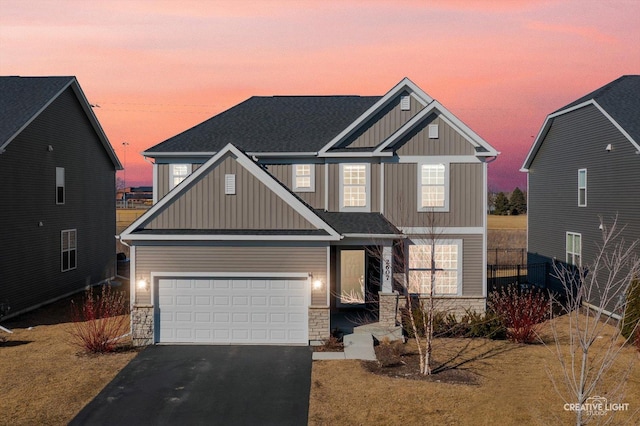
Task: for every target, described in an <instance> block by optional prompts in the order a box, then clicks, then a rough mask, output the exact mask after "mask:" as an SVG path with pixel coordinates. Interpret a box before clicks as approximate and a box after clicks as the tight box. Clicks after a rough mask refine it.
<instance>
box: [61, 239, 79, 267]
mask: <svg viewBox="0 0 640 426" xmlns="http://www.w3.org/2000/svg"><path fill="white" fill-rule="evenodd" d="M77 244H78V243H77V231H76V230H75V229H65V230H64V231H62V233H61V261H62V268H61V269H62V272H65V271H70V270H72V269H76V265H77Z"/></svg>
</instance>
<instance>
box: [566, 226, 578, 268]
mask: <svg viewBox="0 0 640 426" xmlns="http://www.w3.org/2000/svg"><path fill="white" fill-rule="evenodd" d="M566 247H567V249H566V250H567V263H568V264H570V265H576V266H581V265H582V235H581V234H577V233H574V232H567V243H566Z"/></svg>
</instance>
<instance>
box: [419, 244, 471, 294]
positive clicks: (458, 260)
mask: <svg viewBox="0 0 640 426" xmlns="http://www.w3.org/2000/svg"><path fill="white" fill-rule="evenodd" d="M424 243H425V244H416V245H411V246H409V292H410V293H420V294H428V293H430V289H431V274H432V265H431V254H432V250H433V252H434V254H435V268H434V271H435V287H434V291H433V293H434V294H451V295H456V294H461V292H462V288H461V282H462V241H461V240H442V241H436V242H435V244H434V245H433V246H432V244H430V243H429V242H428V241H425V242H424Z"/></svg>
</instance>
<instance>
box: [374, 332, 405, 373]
mask: <svg viewBox="0 0 640 426" xmlns="http://www.w3.org/2000/svg"><path fill="white" fill-rule="evenodd" d="M404 349H405V348H404V343H402V342H401V341H400V340H394V341H393V342H391V341H390V340H389V338H384V339H382V340H381V341H380V343H379V344H378V346H377V348H376V358H377V359H378V364H379V365H380V367H393V366H394V365H398V364H401V363H402V355H404V352H405V351H404Z"/></svg>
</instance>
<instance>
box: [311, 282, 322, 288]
mask: <svg viewBox="0 0 640 426" xmlns="http://www.w3.org/2000/svg"><path fill="white" fill-rule="evenodd" d="M312 285H313V289H314V290H320V289H321V288H322V280H313V284H312Z"/></svg>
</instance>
